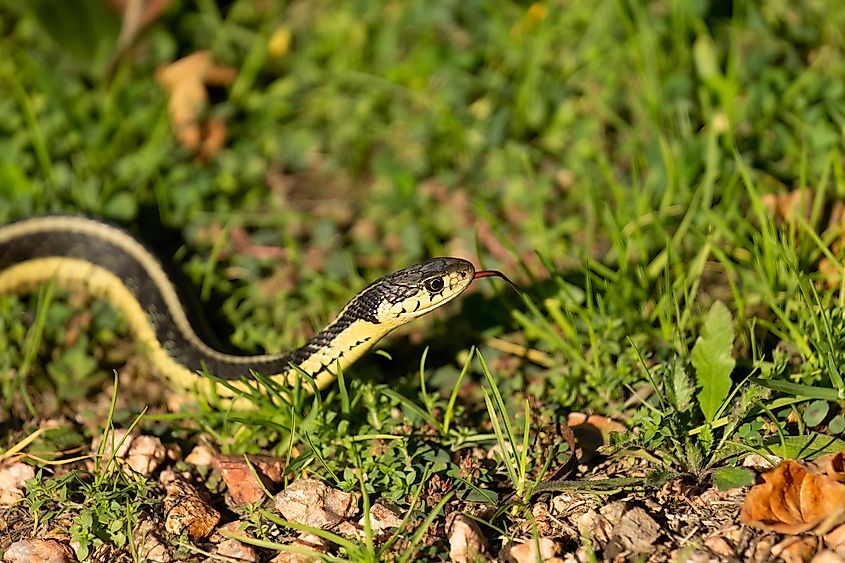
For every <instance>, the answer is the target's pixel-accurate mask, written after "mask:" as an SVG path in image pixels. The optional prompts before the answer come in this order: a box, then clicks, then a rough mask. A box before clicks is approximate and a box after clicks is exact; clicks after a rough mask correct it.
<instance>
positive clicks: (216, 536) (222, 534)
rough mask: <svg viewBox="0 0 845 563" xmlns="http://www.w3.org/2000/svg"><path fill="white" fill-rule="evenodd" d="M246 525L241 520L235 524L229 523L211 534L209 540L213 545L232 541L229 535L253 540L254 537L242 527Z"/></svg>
mask: <svg viewBox="0 0 845 563" xmlns="http://www.w3.org/2000/svg"><path fill="white" fill-rule="evenodd" d="M244 524H245V523H244V522H241V521H240V520H235V521H234V522H227V523H225V524H223V525H222V526H219V527H217V528H216V529H215V530H214V533H213V534H211V536H210V537H209V538H208V541H210V542H211V543H220V542H222V541H226V540H228V539H232V538H230V537H228V536H227V534H231V535H238V536H245V537H248V538H251V537H252V535H251V534H250V533H249V532H247V531H246V530H245V529H243V528H242V527H241V526H242V525H244ZM244 527H245V526H244Z"/></svg>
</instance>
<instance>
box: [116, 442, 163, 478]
mask: <svg viewBox="0 0 845 563" xmlns="http://www.w3.org/2000/svg"><path fill="white" fill-rule="evenodd" d="M166 454H167V450H165V448H164V444H162V443H161V440H160V439H159V438H158V437H157V436H138V437H137V438H135V439H134V440H132V444H131V445H130V446H129V450H128V451H127V452H126V463H127V465H129V467H131V468H132V469H133V470H134V471H135V472H137V473H140V474H141V475H143V476H144V477H149V476H150V475H152V474H153V472H154V471H155V470H156V469H158V466H159V465H161V462H162V461H164V458H165V455H166Z"/></svg>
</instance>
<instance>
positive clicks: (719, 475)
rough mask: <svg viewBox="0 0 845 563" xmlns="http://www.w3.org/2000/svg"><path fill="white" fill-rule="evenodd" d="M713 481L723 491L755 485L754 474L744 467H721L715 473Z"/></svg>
mask: <svg viewBox="0 0 845 563" xmlns="http://www.w3.org/2000/svg"><path fill="white" fill-rule="evenodd" d="M713 481H714V482H715V483H716V486H717V487H718V488H719V490H721V491H726V490H728V489H733V488H735V487H750V486H751V485H753V484H754V472H753V471H751V470H750V469H745V468H744V467H721V468H719V469H717V470H716V471H714V472H713Z"/></svg>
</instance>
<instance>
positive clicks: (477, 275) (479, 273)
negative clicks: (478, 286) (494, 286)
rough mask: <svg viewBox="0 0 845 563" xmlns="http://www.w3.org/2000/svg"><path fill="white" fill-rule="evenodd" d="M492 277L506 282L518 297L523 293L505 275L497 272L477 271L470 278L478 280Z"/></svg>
mask: <svg viewBox="0 0 845 563" xmlns="http://www.w3.org/2000/svg"><path fill="white" fill-rule="evenodd" d="M492 277H496V278H502V279H503V280H505V281H506V282H508V285H509V286H511V287H512V288H513V289H514V291H516V292H517V293H519V294H520V295H522V294H523V293H525V292H524V291H523V290H522V289H521V288H520V287H519V286H518V285H516V284H515V283H514V282H512V281H511V279H510V278H509V277H507V276H506V275H505V274H503V273H502V272H500V271H499V270H478V271H476V272H475V275H473V276H472V279H474V280H477V279H479V278H492Z"/></svg>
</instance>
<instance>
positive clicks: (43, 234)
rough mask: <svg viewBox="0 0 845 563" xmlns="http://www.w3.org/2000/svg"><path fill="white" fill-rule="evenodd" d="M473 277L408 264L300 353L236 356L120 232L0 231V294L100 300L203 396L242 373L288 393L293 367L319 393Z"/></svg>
mask: <svg viewBox="0 0 845 563" xmlns="http://www.w3.org/2000/svg"><path fill="white" fill-rule="evenodd" d="M477 274H478V276H479V277H480V276H481V275H483V274H484V272H478V273H477ZM475 275H476V272H475V269H474V268H473V266H472V264H471V263H470V262H468V261H466V260H463V259H461V258H434V259H431V260H427V261H425V262H421V263H419V264H415V265H413V266H410V267H407V268H404V269H402V270H399V271H397V272H394V273H392V274H389V275H387V276H384V277H382V278H379V279H377V280H376V281H374V282H372V283H371V284H370V285H368V286H367V287H366V288H364V289H363V290H362V291H360V292H359V293H358V294H357V295H356V296H355V297H353V298H352V300H351V301H349V303H348V304H347V305H346V306H345V307H344V308H343V309H342V310H341V312H340V313H339V314H338V315H337V317H336V318H335V319H334V320H333V321H331V322H330V323H329V324H328V325H326V326H325V327H324V328H323V329H322V330H321V331H320V332H318V333H317V334H316V335H315V336H313V337H312V338H311V339H310V340H308V341H307V342H306V343H305V344H304V345H303V346H302V347H300V348H299V349H297V350H294V351H292V352H290V353H283V354H266V355H257V356H238V355H232V354H226V353H223V352H220V351H218V350H217V349H215V348H213V347H211V346H209V345H208V344H207V343H206V342H205V341H204V340H202V339H201V338H200V337H199V336H198V335H197V332H196V331H195V330H194V326H193V324H192V323H191V321H190V320H189V319H190V317H189V315H188V313H187V312H186V307H185V300H184V299H183V297H182V296H181V294H180V293H179V290H178V289H177V287H176V286H175V285H174V283H173V282H172V281H171V278H170V277H169V276H168V274H167V273H166V270H165V268H164V267H163V266H162V264H161V262H159V260H158V259H157V258H156V257H155V256H154V255H153V254H152V253H151V252H150V251H149V250H147V248H146V247H145V246H144V245H143V244H142V243H141V242H139V241H138V240H137V239H136V238H135V237H133V236H132V235H130V234H129V233H128V232H126V231H124V230H123V229H120V228H118V227H115V226H112V225H110V224H108V223H105V222H103V221H100V220H98V219H94V218H89V217H80V216H68V215H50V216H43V217H36V218H32V219H25V220H22V221H18V222H15V223H11V224H8V225H5V226H2V227H0V293H7V292H24V291H31V290H32V289H34V288H36V287H37V286H38V285H40V284H44V283H54V284H55V285H56V286H59V287H65V288H72V289H84V290H85V291H87V292H88V293H90V294H92V295H94V296H97V297H100V298H103V299H105V300H106V301H108V302H109V303H110V304H112V306H114V307H115V308H116V309H117V310H118V311H119V312H120V313H121V314H122V315H123V316H124V318H125V319H126V321H127V323H128V325H129V328H130V330H131V331H132V332H133V333H134V336H135V337H136V338H137V339H138V341H139V342H140V343H141V345H142V350H143V351H144V353H145V354H146V355H147V356H148V357H149V361H150V362H151V364H152V366H153V367H154V368H155V369H156V370H157V371H158V372H159V373H160V374H161V375H164V376H166V377H168V378H169V379H171V380H173V381H174V383H175V384H177V385H179V386H181V387H183V388H197V387H206V388H207V386H208V385H209V383H208V381H207V380H208V378H204V377H202V376H201V375H200V373H199V372H201V371H205V372H207V373H210V374H213V375H215V376H216V377H219V378H221V379H226V380H232V381H236V380H240V379H242V378H249V377H250V376H251V370H254V371H256V372H259V373H262V374H264V375H266V376H268V377H270V378H272V379H273V380H275V381H276V382H277V383H279V384H281V385H283V386H290V385H293V383H294V382H295V379H296V378H297V377H299V375H298V371H297V369H296V368H294V367H293V366H297V367H298V368H299V369H300V370H302V371H303V372H304V373H306V374H308V375H309V376H311V377H312V378H314V380H315V381H316V384H317V386H318V387H319V388H320V389H322V388H324V387H326V386H327V385H328V384H329V383H331V382H332V381H333V380H334V378H335V376H336V374H337V370H338V367H339V368H340V369H344V368H346V367H348V366H349V365H350V364H352V363H353V362H355V361H356V360H357V359H358V358H360V357H361V355H362V354H364V352H366V351H367V350H368V349H370V348H371V347H372V346H373V345H374V344H375V343H376V342H377V341H378V340H379V339H381V338H382V337H383V336H385V335H386V334H387V333H389V332H390V331H391V330H393V329H395V328H396V327H398V326H401V325H403V324H405V323H407V322H409V321H410V320H412V319H414V318H416V317H419V316H421V315H423V314H425V313H427V312H429V311H432V310H433V309H436V308H438V307H440V306H442V305H444V304H445V303H448V302H449V301H451V300H452V299H454V298H455V297H457V296H458V295H459V294H460V293H461V292H462V291H464V290H465V289H466V288H467V287H468V286H469V284H470V283H471V282H472V280H473V279H474V276H475ZM219 390H220V388H219V386H218V391H219ZM225 394H228V393H225Z"/></svg>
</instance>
